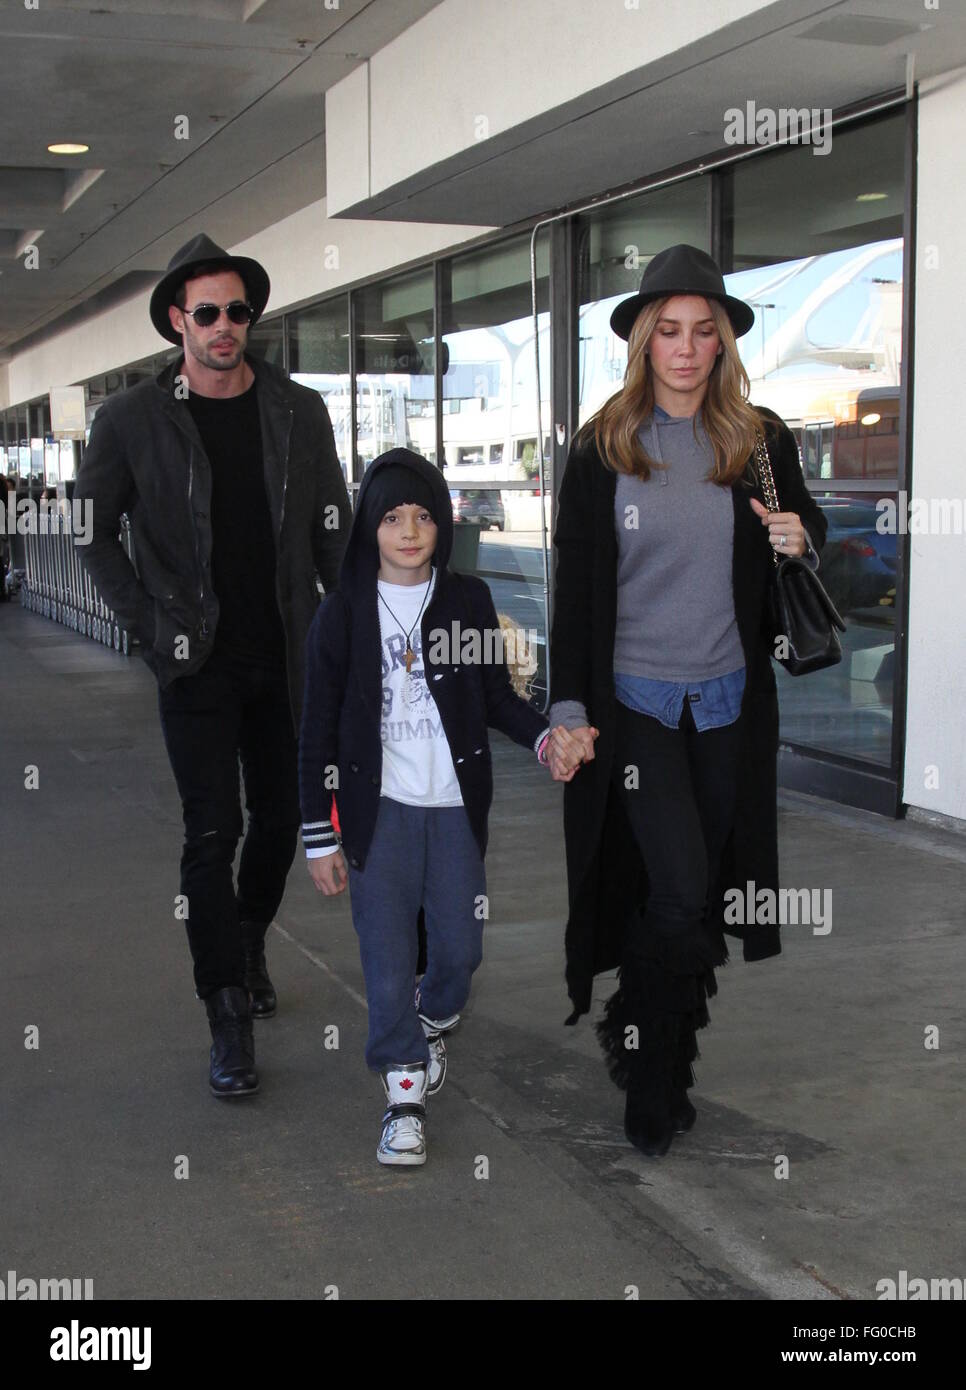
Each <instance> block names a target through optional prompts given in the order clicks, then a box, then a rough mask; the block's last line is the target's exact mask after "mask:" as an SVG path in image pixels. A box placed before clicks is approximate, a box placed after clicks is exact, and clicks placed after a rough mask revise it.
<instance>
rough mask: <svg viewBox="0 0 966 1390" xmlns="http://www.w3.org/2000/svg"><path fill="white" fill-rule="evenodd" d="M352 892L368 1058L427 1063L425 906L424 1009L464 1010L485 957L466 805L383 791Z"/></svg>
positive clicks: (479, 864)
mask: <svg viewBox="0 0 966 1390" xmlns="http://www.w3.org/2000/svg"><path fill="white" fill-rule="evenodd" d="M349 891H350V894H351V897H352V923H353V926H354V927H355V929H356V933H357V935H358V937H359V949H360V952H361V955H362V970H363V974H364V975H365V980H366V999H367V1002H368V1005H369V1038H368V1042H367V1043H366V1062H367V1063H368V1065H369V1066H370V1067H371V1068H373V1070H376V1071H378V1070H382V1069H383V1068H385V1067H388V1066H392V1065H393V1064H399V1063H407V1062H408V1063H414V1062H428V1060H429V1049H428V1047H427V1046H426V1038H425V1035H424V1033H423V1029H422V1025H421V1023H420V1022H419V1017H418V1015H417V1013H416V1005H415V999H414V996H415V984H416V962H417V957H418V939H417V932H416V918H417V916H418V914H419V909H420V906H422V907H423V908H424V910H425V920H426V974H425V975H424V976H423V979H422V983H421V984H420V1006H419V1007H420V1012H421V1013H423V1014H425V1015H426V1016H427V1017H428V1018H433V1019H444V1018H447V1017H448V1016H449V1015H450V1014H455V1013H459V1011H460V1010H461V1009H462V1008H463V1006H464V1004H465V1003H466V1001H467V999H468V998H469V993H470V981H471V979H472V976H473V971H474V970H475V969H476V968H477V966H478V965H479V964H480V961H481V960H482V959H483V914H484V901H483V899H484V895H485V893H486V878H485V875H484V869H483V860H482V858H481V857H480V851H479V848H478V846H477V843H476V840H475V839H474V837H473V832H472V831H471V829H470V823H469V820H468V818H467V815H466V811H465V809H464V808H463V807H462V806H408V805H404V804H403V803H402V802H400V801H393V800H392V799H391V798H390V797H387V796H382V797H380V798H379V814H378V816H377V818H376V827H375V831H374V833H373V837H372V844H371V846H370V848H369V854H368V856H367V858H366V867H365V868H364V869H363V870H361V871H360V870H358V869H353V868H351V867H350V868H349Z"/></svg>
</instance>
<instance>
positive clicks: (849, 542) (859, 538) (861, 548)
mask: <svg viewBox="0 0 966 1390" xmlns="http://www.w3.org/2000/svg"><path fill="white" fill-rule="evenodd" d="M815 500H816V502H817V503H818V505H819V506H820V507H821V509H822V511H823V512H824V513H825V519H826V520H827V522H828V531H827V533H826V537H825V545H824V547H823V550H822V560H821V567H820V570H819V576H820V578H821V580H822V583H823V584H824V585H825V588H826V589H827V591H828V595H829V598H831V600H832V602H833V603H834V604H835V606H836V608H838V610H839V612H840V613H842V614H843V615H844V614H846V613H852V612H855V611H856V610H857V609H863V608H890V607H892V608H894V607H895V601H896V569H897V561H896V537H895V535H894V534H890V533H889V532H888V531H885V532H883V531H879V530H877V529H876V522H877V521H878V519H879V515H880V513H879V512H878V511H877V509H876V504H875V502H873V501H869V502H865V501H861V500H860V499H858V498H855V497H835V496H830V497H816V499H815Z"/></svg>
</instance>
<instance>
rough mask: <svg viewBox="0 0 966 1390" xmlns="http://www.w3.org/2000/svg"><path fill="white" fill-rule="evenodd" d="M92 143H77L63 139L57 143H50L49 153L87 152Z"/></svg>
mask: <svg viewBox="0 0 966 1390" xmlns="http://www.w3.org/2000/svg"><path fill="white" fill-rule="evenodd" d="M89 150H90V145H77V144H75V143H74V142H73V141H72V140H61V141H60V142H59V143H58V144H56V145H48V146H47V153H48V154H87V152H88V151H89Z"/></svg>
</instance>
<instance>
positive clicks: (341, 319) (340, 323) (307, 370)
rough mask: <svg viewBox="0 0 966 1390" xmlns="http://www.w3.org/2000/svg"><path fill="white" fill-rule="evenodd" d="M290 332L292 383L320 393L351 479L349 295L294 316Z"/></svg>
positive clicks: (337, 450)
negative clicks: (294, 382)
mask: <svg viewBox="0 0 966 1390" xmlns="http://www.w3.org/2000/svg"><path fill="white" fill-rule="evenodd" d="M288 331H289V342H288V352H289V369H290V374H291V376H292V380H293V381H297V382H300V383H301V385H303V386H309V387H311V388H312V390H313V391H318V393H319V395H320V396H321V397H322V399H323V401H324V402H325V407H326V410H327V411H328V412H329V419H330V420H331V421H332V430H333V433H334V434H335V448H336V453H337V454H338V456H339V462H340V463H341V464H342V471H343V473H344V474H345V476H346V478H347V479H348V478H349V476H350V472H351V470H350V461H351V458H352V396H351V379H350V375H349V297H348V295H340V296H339V297H338V298H337V299H327V300H326V301H325V303H324V304H318V305H316V306H315V307H314V308H312V309H304V310H302V311H301V312H300V313H297V314H292V315H290V317H289V320H288Z"/></svg>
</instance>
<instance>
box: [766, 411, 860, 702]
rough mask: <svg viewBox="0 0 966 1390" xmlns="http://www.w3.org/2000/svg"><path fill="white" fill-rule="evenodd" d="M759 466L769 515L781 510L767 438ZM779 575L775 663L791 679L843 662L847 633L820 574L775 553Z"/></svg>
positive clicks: (774, 586)
mask: <svg viewBox="0 0 966 1390" xmlns="http://www.w3.org/2000/svg"><path fill="white" fill-rule="evenodd" d="M755 462H756V463H757V466H758V478H759V481H760V483H761V490H762V492H763V493H764V495H765V505H766V507H767V508H768V510H769V511H770V512H779V511H781V507H780V506H779V505H778V493H777V491H776V490H775V478H774V475H773V474H772V471H771V459H770V458H769V457H768V448H767V446H766V444H765V440H764V437H763V436H762V434H761V433H760V432H759V433H758V434H757V435H756V437H755ZM772 559H773V560H774V562H775V572H774V575H773V576H772V583H771V584H770V585H769V586H768V595H767V598H766V602H767V604H768V621H769V629H770V631H771V634H772V636H773V639H774V642H775V643H776V644H777V643H778V642H779V640H780V639H781V638H782V637H784V638H785V639H786V640H785V641H784V642H782V643H781V649H782V651H783V653H784V654H783V655H781V656H779V655H778V653H777V652H775V653H774V655H775V660H776V661H777V662H778V663H779V665H781V666H784V668H785V670H786V671H787V672H788V674H789V675H790V676H807V675H808V673H809V671H821V670H822V669H823V667H825V666H834V665H836V663H837V662H839V661H841V660H842V643H841V642H840V641H839V634H838V632H836V630H835V629H836V628H838V630H839V632H844V631H845V624H844V623H843V621H842V619H841V618H840V616H839V613H838V610H837V608H836V607H835V604H834V603H833V602H832V600H831V599H830V598H829V596H828V594H827V593H826V592H825V589H824V588H823V586H822V584H821V582H820V580H819V578H818V575H817V574H816V573H815V571H814V570H813V569H811V568H810V567H809V566H808V565H807V564H806V563H805V561H804V559H801V558H799V557H798V556H796V555H786V556H785V557H784V559H779V557H778V552H777V551H776V550H772Z"/></svg>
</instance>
